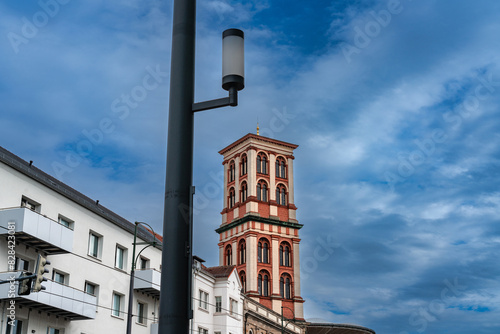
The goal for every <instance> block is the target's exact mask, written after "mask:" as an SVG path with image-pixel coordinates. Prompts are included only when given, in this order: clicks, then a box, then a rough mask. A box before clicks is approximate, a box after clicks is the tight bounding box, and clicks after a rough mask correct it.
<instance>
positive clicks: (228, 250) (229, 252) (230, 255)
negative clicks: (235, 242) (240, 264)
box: [225, 245, 233, 266]
mask: <svg viewBox="0 0 500 334" xmlns="http://www.w3.org/2000/svg"><path fill="white" fill-rule="evenodd" d="M225 254H226V266H230V265H232V264H233V261H232V258H233V250H232V248H231V245H227V246H226V252H225Z"/></svg>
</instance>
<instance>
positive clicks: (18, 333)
mask: <svg viewBox="0 0 500 334" xmlns="http://www.w3.org/2000/svg"><path fill="white" fill-rule="evenodd" d="M5 333H6V334H23V333H25V332H24V326H23V320H14V326H12V321H11V320H10V319H8V320H7V330H6V331H5Z"/></svg>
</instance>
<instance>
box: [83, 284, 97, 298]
mask: <svg viewBox="0 0 500 334" xmlns="http://www.w3.org/2000/svg"><path fill="white" fill-rule="evenodd" d="M85 292H86V293H88V294H89V295H92V296H95V297H98V295H99V286H98V285H97V284H94V283H90V282H85Z"/></svg>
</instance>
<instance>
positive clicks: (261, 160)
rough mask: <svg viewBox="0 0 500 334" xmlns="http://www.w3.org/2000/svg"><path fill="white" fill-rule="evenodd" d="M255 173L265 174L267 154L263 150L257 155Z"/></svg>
mask: <svg viewBox="0 0 500 334" xmlns="http://www.w3.org/2000/svg"><path fill="white" fill-rule="evenodd" d="M257 173H261V174H267V156H266V154H265V153H264V152H260V153H259V154H258V155H257Z"/></svg>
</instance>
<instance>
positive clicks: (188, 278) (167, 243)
mask: <svg viewBox="0 0 500 334" xmlns="http://www.w3.org/2000/svg"><path fill="white" fill-rule="evenodd" d="M195 30H196V0H174V15H173V27H172V57H171V66H170V98H169V115H168V143H167V170H166V182H165V206H164V216H163V217H164V218H163V238H164V239H163V240H164V242H163V252H162V267H163V268H164V270H162V275H161V286H160V316H159V333H161V334H166V333H177V334H178V333H188V332H189V319H191V318H192V306H191V289H192V272H191V264H192V196H193V194H194V189H193V187H192V174H193V132H194V129H193V128H194V124H193V123H194V115H193V114H194V112H196V111H202V110H207V109H213V108H218V107H224V106H236V105H237V104H238V99H237V92H238V91H239V90H241V89H243V87H244V72H243V70H244V69H243V63H244V62H243V32H242V31H241V30H238V29H229V31H228V33H227V34H226V32H224V33H225V34H226V35H223V62H224V64H223V66H222V67H223V76H224V77H223V88H224V89H225V90H227V91H228V92H229V96H228V97H227V98H222V99H217V100H212V101H206V102H201V103H194V74H195V73H194V67H195V66H194V65H195ZM234 54H236V57H233V56H232V55H234ZM238 56H240V57H239V59H238ZM226 58H227V59H226Z"/></svg>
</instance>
